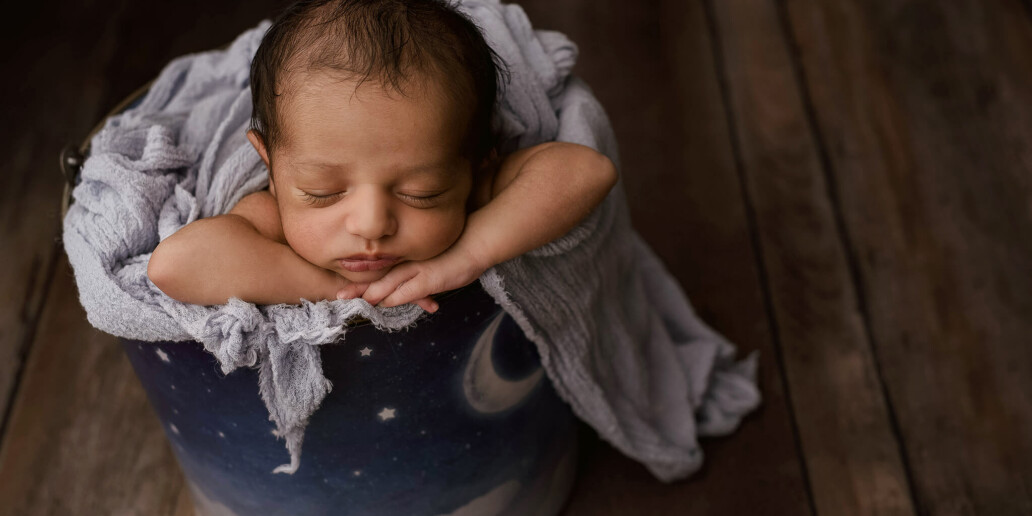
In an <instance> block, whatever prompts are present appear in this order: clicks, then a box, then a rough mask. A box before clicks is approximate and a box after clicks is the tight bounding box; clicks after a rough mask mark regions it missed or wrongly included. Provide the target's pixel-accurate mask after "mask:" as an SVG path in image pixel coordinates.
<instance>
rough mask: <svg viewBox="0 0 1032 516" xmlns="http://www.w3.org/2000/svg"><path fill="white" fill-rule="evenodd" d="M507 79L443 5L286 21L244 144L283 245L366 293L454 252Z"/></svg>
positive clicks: (468, 25)
mask: <svg viewBox="0 0 1032 516" xmlns="http://www.w3.org/2000/svg"><path fill="white" fill-rule="evenodd" d="M500 66H503V65H501V64H500V60H498V58H497V56H496V55H495V53H494V52H493V51H492V50H491V48H490V47H489V46H488V44H487V43H486V42H485V40H484V38H483V36H482V35H481V33H480V31H479V30H478V29H477V27H476V26H475V25H474V24H473V23H472V22H471V21H470V20H469V19H468V18H467V17H465V16H464V15H462V14H460V13H458V12H457V11H456V10H455V9H454V7H453V6H451V5H449V4H448V3H446V2H444V1H440V0H404V1H403V0H322V1H303V2H299V3H297V4H295V5H294V6H292V7H291V8H289V9H288V10H287V11H286V12H285V13H284V14H283V15H282V16H281V17H280V18H279V19H278V20H277V21H276V22H275V23H274V24H273V25H272V27H271V28H270V29H269V31H268V33H266V35H265V37H264V39H263V40H262V43H261V45H260V47H259V48H258V52H257V53H256V54H255V57H254V61H253V63H252V65H251V90H252V99H253V106H254V112H253V115H252V120H251V130H250V131H249V132H248V138H249V139H250V140H251V143H252V144H254V146H255V148H256V149H257V150H258V152H259V154H261V156H262V159H263V160H264V161H265V163H266V165H267V166H268V168H269V173H270V183H269V189H270V191H271V192H272V194H273V195H274V196H275V197H276V202H277V204H278V206H279V212H280V218H281V222H282V225H283V232H284V235H285V236H286V239H287V243H288V244H290V246H291V247H292V248H293V249H294V251H295V252H297V253H298V254H299V255H300V256H301V257H302V258H304V259H306V260H308V261H309V262H312V263H314V264H316V265H318V266H320V267H324V268H327V269H330V270H334V271H336V272H338V273H339V274H341V275H342V276H344V277H345V278H347V279H349V280H352V281H358V282H365V281H373V280H375V279H378V278H380V277H382V276H383V275H384V274H386V273H387V271H388V270H390V268H391V267H392V266H393V265H396V264H397V263H400V262H401V261H415V260H424V259H427V258H431V257H433V256H436V255H438V254H440V253H441V252H443V251H444V250H445V249H447V248H448V247H450V246H451V244H452V243H454V242H455V240H457V239H458V237H459V235H460V234H461V233H462V230H463V227H464V225H465V221H466V215H467V205H468V200H469V198H470V193H471V191H472V188H473V185H474V180H475V179H479V178H478V177H476V176H478V174H483V173H486V171H487V170H486V168H487V167H486V166H485V165H486V163H487V161H488V160H487V158H488V156H489V155H490V153H491V152H492V149H493V147H494V136H493V135H492V132H491V115H492V112H493V108H494V103H495V98H496V95H497V93H496V89H497V85H498V81H499V79H498V77H499V75H500V71H501V70H500ZM351 257H358V258H374V257H382V258H384V259H382V260H379V261H372V262H371V261H348V260H347V259H348V258H351Z"/></svg>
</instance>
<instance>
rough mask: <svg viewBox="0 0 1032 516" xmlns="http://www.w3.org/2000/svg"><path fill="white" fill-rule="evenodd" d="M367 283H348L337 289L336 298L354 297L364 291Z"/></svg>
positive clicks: (367, 285) (367, 286)
mask: <svg viewBox="0 0 1032 516" xmlns="http://www.w3.org/2000/svg"><path fill="white" fill-rule="evenodd" d="M367 288H369V284H368V283H349V284H348V285H346V286H345V287H344V288H342V289H340V290H338V291H337V299H354V298H356V297H359V296H361V295H362V294H364V293H365V291H366V289H367Z"/></svg>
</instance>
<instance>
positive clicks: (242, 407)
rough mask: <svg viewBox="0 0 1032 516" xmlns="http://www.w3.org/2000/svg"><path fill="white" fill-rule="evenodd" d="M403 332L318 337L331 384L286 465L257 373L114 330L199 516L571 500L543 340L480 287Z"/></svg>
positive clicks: (571, 457) (562, 411)
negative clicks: (285, 467) (296, 461)
mask: <svg viewBox="0 0 1032 516" xmlns="http://www.w3.org/2000/svg"><path fill="white" fill-rule="evenodd" d="M440 305H441V308H440V310H439V311H438V312H437V313H436V314H432V315H429V316H428V317H427V318H426V319H424V320H422V321H420V322H419V323H418V324H417V325H416V326H415V327H414V328H411V329H409V330H405V331H401V332H395V333H386V332H381V331H379V330H377V329H376V328H374V327H373V326H372V325H370V324H368V323H366V324H363V325H359V326H357V327H355V328H353V329H351V330H350V331H349V332H348V333H347V336H346V338H345V339H344V340H343V341H342V342H338V343H334V344H328V345H323V346H320V352H321V356H322V363H323V370H324V373H325V375H326V377H327V378H328V379H329V380H330V381H331V382H333V390H332V391H331V392H330V394H329V395H328V396H327V397H326V399H325V400H324V401H323V404H322V406H321V407H320V408H319V410H318V411H316V413H315V414H314V415H313V416H312V418H311V420H310V423H309V425H308V428H307V430H306V432H305V440H304V445H303V451H302V455H301V466H300V469H298V471H297V472H296V473H294V474H293V475H287V474H274V473H272V470H273V469H274V468H275V467H276V466H279V465H280V464H285V463H288V462H289V459H290V457H289V454H288V453H287V451H286V448H285V447H284V441H283V440H280V439H277V438H276V437H275V436H274V435H273V433H272V430H273V428H274V426H273V424H272V422H271V421H269V417H268V411H267V409H266V408H265V405H264V404H263V402H262V400H261V397H260V395H259V393H258V372H257V370H254V369H247V368H241V369H238V370H236V371H234V372H232V373H230V374H229V375H223V374H222V373H221V370H220V368H219V365H218V363H217V361H216V360H215V358H214V357H213V356H212V355H211V354H209V353H208V352H206V351H205V350H204V348H203V346H202V345H201V344H199V343H197V342H162V343H151V342H138V341H130V340H123V345H124V348H125V351H126V353H127V354H128V356H129V359H130V361H131V362H132V365H133V368H134V369H135V371H136V374H137V375H138V376H139V378H140V380H141V382H142V383H143V386H144V388H145V389H146V391H147V395H148V397H149V398H150V401H151V403H152V405H153V407H154V409H155V411H156V412H157V414H158V417H159V418H160V420H161V421H162V423H163V424H164V427H165V432H166V435H167V436H168V439H169V441H170V442H171V443H172V445H173V446H172V449H173V450H174V452H175V455H176V458H177V459H178V461H179V464H180V466H181V467H182V469H183V471H184V473H185V474H186V477H187V480H188V482H189V484H190V488H191V493H192V495H193V499H194V503H195V508H196V511H197V514H198V515H199V516H223V515H227V514H236V515H241V516H243V515H257V514H260V515H268V516H275V515H295V516H298V515H306V516H307V515H329V514H333V515H340V514H346V515H352V516H362V515H375V516H387V515H412V516H422V515H426V516H436V515H477V516H489V515H512V516H528V515H534V516H549V515H555V514H558V513H559V512H560V510H561V509H562V506H563V505H564V503H565V501H566V499H567V497H568V496H569V493H570V490H571V487H572V484H573V479H574V476H575V468H576V462H577V460H576V459H577V420H576V418H575V417H574V416H573V414H572V412H571V411H570V409H569V407H568V406H567V405H566V404H565V403H564V402H563V401H562V400H561V399H560V398H559V397H558V396H557V394H556V393H555V391H554V390H553V388H552V385H551V382H550V381H549V380H548V377H547V376H546V375H545V374H544V370H543V368H542V367H541V365H540V360H539V357H538V354H537V350H536V348H535V346H534V344H533V343H531V342H530V341H528V340H527V339H526V338H525V337H524V335H523V332H522V331H521V330H520V328H519V327H518V326H517V325H516V323H515V322H514V321H513V320H512V318H511V317H509V316H508V314H506V313H505V312H504V311H503V310H502V309H501V308H500V307H499V306H498V305H496V304H495V302H494V300H493V299H492V298H491V297H490V296H489V295H488V294H487V293H485V292H484V290H483V288H482V287H481V286H480V283H479V282H474V283H473V284H471V285H469V286H468V287H465V288H463V289H460V290H458V291H455V292H453V293H452V295H450V296H447V297H446V298H443V299H441V301H440Z"/></svg>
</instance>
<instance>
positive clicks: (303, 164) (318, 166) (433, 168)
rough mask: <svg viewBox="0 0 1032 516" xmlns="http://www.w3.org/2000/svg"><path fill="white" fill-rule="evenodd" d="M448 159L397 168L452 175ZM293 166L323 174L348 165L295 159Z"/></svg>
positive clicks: (408, 173) (406, 172)
mask: <svg viewBox="0 0 1032 516" xmlns="http://www.w3.org/2000/svg"><path fill="white" fill-rule="evenodd" d="M450 165H451V162H450V161H448V160H441V161H433V162H427V163H423V164H418V165H409V166H400V167H398V170H399V171H400V172H401V174H402V176H414V175H421V174H427V173H432V172H444V173H445V175H449V176H450V175H452V173H453V171H454V170H455V168H454V167H452V166H450ZM294 168H295V169H296V170H297V171H299V172H302V173H304V174H305V175H309V174H311V175H324V174H326V173H328V172H340V171H347V170H348V169H349V168H350V167H349V164H347V163H333V162H328V161H295V162H294Z"/></svg>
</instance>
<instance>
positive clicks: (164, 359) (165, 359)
mask: <svg viewBox="0 0 1032 516" xmlns="http://www.w3.org/2000/svg"><path fill="white" fill-rule="evenodd" d="M154 352H155V353H157V354H158V356H159V357H161V361H162V362H165V363H166V364H167V363H169V362H171V360H169V359H168V353H165V352H164V351H162V350H161V348H155V349H154Z"/></svg>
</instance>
